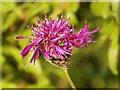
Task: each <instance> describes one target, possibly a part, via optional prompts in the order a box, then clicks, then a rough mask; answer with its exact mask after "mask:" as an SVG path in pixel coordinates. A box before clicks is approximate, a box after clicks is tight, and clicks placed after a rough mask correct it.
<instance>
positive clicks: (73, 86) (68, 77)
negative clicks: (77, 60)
mask: <svg viewBox="0 0 120 90" xmlns="http://www.w3.org/2000/svg"><path fill="white" fill-rule="evenodd" d="M63 71H64V72H65V74H66V77H67V80H68V82H69V84H70V86H71V87H72V89H73V90H77V89H76V87H75V85H74V83H73V82H72V80H71V78H70V76H69V73H68V70H67V69H64V70H63Z"/></svg>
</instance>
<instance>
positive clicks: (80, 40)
mask: <svg viewBox="0 0 120 90" xmlns="http://www.w3.org/2000/svg"><path fill="white" fill-rule="evenodd" d="M28 28H29V29H31V30H32V32H33V34H32V35H31V36H17V37H16V38H17V39H23V38H29V39H30V43H29V44H28V45H27V46H26V47H25V48H24V49H23V50H22V52H21V57H22V58H24V57H25V56H26V55H27V54H28V52H29V51H32V52H34V54H33V56H32V58H31V59H30V63H32V62H33V61H34V62H35V61H36V59H37V58H38V57H39V55H40V53H42V55H43V57H44V58H45V59H46V60H47V61H48V62H50V63H51V64H53V65H55V66H56V67H59V68H61V69H66V68H67V65H68V64H69V61H70V56H71V55H72V50H73V48H74V47H76V48H81V47H83V46H85V45H86V44H87V43H90V42H93V41H92V38H93V37H94V36H91V34H93V33H95V32H97V31H98V30H99V27H98V28H97V29H95V30H93V31H90V32H88V23H87V22H86V21H85V27H84V28H83V29H80V31H79V32H78V33H75V32H74V26H73V25H70V24H69V22H68V19H65V18H63V16H61V17H60V19H58V18H57V19H50V20H48V19H47V17H46V16H45V18H44V21H43V22H40V20H39V19H38V20H37V21H36V28H34V27H33V25H30V26H28Z"/></svg>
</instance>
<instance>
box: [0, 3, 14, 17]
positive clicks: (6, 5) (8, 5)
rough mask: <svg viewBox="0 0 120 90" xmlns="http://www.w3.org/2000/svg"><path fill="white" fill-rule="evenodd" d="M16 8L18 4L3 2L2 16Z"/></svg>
mask: <svg viewBox="0 0 120 90" xmlns="http://www.w3.org/2000/svg"><path fill="white" fill-rule="evenodd" d="M15 7H16V2H2V14H3V15H4V14H6V13H8V12H9V11H12V10H13V9H15Z"/></svg>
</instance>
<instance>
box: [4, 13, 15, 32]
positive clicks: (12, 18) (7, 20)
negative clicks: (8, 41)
mask: <svg viewBox="0 0 120 90" xmlns="http://www.w3.org/2000/svg"><path fill="white" fill-rule="evenodd" d="M16 19H17V15H16V13H15V12H11V13H10V14H8V16H7V18H5V20H2V25H3V26H2V32H5V31H6V30H7V29H8V28H9V27H10V26H11V25H12V24H13V23H14V22H15V21H16Z"/></svg>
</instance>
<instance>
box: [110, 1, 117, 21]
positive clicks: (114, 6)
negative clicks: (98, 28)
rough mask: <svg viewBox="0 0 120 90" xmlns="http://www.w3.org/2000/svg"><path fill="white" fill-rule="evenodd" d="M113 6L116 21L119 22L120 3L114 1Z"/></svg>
mask: <svg viewBox="0 0 120 90" xmlns="http://www.w3.org/2000/svg"><path fill="white" fill-rule="evenodd" d="M111 7H112V14H113V16H114V17H115V19H116V21H117V22H118V3H117V2H112V4H111Z"/></svg>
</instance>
